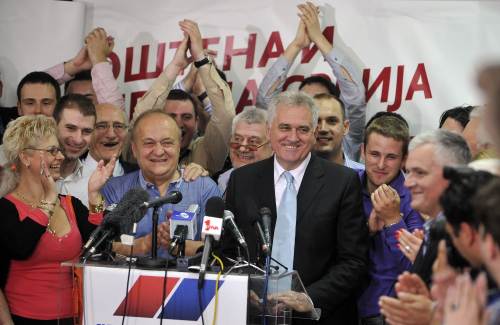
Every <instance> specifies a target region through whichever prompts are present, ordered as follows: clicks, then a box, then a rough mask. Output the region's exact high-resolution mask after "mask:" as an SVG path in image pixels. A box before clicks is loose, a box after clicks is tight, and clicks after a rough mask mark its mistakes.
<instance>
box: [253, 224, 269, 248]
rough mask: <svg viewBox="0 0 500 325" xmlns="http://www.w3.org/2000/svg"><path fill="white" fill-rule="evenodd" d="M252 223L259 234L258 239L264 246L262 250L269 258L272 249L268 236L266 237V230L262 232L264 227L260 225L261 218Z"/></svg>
mask: <svg viewBox="0 0 500 325" xmlns="http://www.w3.org/2000/svg"><path fill="white" fill-rule="evenodd" d="M252 223H253V226H254V228H255V232H256V233H257V237H258V238H259V240H260V242H261V244H262V246H261V250H262V252H263V253H264V254H265V255H266V256H268V255H269V254H270V249H269V245H268V244H267V241H266V236H265V235H264V230H262V225H261V224H260V221H259V217H258V216H255V217H254V218H253V221H252Z"/></svg>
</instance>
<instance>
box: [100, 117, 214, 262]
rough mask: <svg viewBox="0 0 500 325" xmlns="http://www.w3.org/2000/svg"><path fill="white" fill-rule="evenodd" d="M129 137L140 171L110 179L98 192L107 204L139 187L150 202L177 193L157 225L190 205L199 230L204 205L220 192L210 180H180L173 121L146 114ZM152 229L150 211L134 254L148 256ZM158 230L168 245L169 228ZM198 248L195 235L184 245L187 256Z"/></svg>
mask: <svg viewBox="0 0 500 325" xmlns="http://www.w3.org/2000/svg"><path fill="white" fill-rule="evenodd" d="M131 136H132V137H131V146H132V152H133V154H134V156H135V158H136V159H137V163H138V165H139V168H140V170H138V171H136V172H133V173H130V174H127V175H124V176H120V177H115V178H113V179H110V180H109V181H108V183H107V184H106V186H105V187H104V188H103V189H102V191H101V192H102V195H103V196H104V198H105V200H106V203H107V204H113V203H117V202H119V201H120V199H121V198H122V197H123V195H124V194H125V193H126V192H127V191H128V190H130V189H132V188H138V187H139V188H143V189H145V190H146V191H147V192H148V193H149V195H150V197H151V198H154V197H159V196H165V195H166V194H167V193H169V192H171V191H180V192H181V193H182V197H183V198H182V201H181V202H179V203H177V204H174V205H172V204H165V205H163V206H162V207H160V209H159V222H160V223H163V222H166V221H167V220H166V218H167V213H168V211H173V210H176V211H185V210H186V209H187V208H188V207H189V206H190V205H191V204H198V205H199V207H200V212H199V214H198V216H197V223H198V225H197V226H198V227H197V229H198V230H199V229H201V225H202V221H203V216H204V214H205V204H206V202H207V200H208V199H209V198H211V197H213V196H220V191H219V189H218V188H217V185H216V184H215V183H214V182H213V181H212V180H211V179H210V178H209V177H199V178H197V179H196V180H194V181H191V182H186V181H184V180H183V178H182V173H183V170H180V169H179V168H178V162H179V152H180V139H181V131H180V129H179V127H178V126H177V124H176V123H175V121H174V120H173V119H172V118H171V117H170V116H169V115H168V114H167V113H165V112H163V111H161V110H150V111H147V112H145V113H143V114H142V115H140V116H139V117H138V118H137V120H136V121H135V123H134V125H133V127H132V131H131ZM151 229H152V209H149V210H148V212H147V213H146V215H145V216H144V218H143V219H142V220H141V221H140V222H139V224H138V227H137V235H136V236H137V237H138V239H136V240H135V242H134V252H136V253H138V254H141V253H142V254H145V253H148V252H149V250H150V249H151V245H150V241H151V240H150V236H149V235H150V233H151ZM160 229H163V231H165V232H166V234H165V236H161V237H166V238H167V242H164V243H163V244H168V241H169V240H170V235H169V234H168V230H167V229H168V227H166V226H160ZM201 244H202V243H201V241H200V232H199V231H198V233H197V234H196V235H195V241H187V242H186V255H193V254H194V253H195V252H196V250H197V249H198V248H199V247H200V246H201ZM120 249H121V248H120V247H119V245H117V246H116V247H115V250H116V251H118V252H121V251H120ZM122 249H123V248H122ZM159 253H160V255H163V256H165V254H166V251H165V250H164V249H160V251H159Z"/></svg>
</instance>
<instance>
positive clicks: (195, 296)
mask: <svg viewBox="0 0 500 325" xmlns="http://www.w3.org/2000/svg"><path fill="white" fill-rule="evenodd" d="M75 266H76V267H79V266H80V267H83V324H87V325H88V324H92V325H95V324H106V325H114V324H121V323H122V319H123V318H124V316H125V324H128V325H148V324H155V325H157V324H159V323H160V318H163V324H169V325H170V324H172V325H173V324H202V321H201V314H203V318H204V320H205V323H206V324H212V319H213V317H214V313H215V304H216V292H215V287H216V281H217V274H214V273H207V275H206V280H205V281H206V282H205V285H204V288H203V289H202V290H201V291H200V292H201V294H200V297H199V292H198V288H197V283H198V274H197V273H189V272H177V271H175V270H168V271H167V273H166V280H165V271H161V270H160V271H153V270H141V269H137V268H134V267H133V268H132V269H131V272H130V279H129V288H128V291H127V290H126V288H127V277H128V268H127V267H124V266H121V267H120V266H118V267H117V266H110V265H103V264H99V263H87V264H85V265H82V264H79V265H75ZM218 286H219V289H218V292H217V304H218V306H217V307H218V308H217V321H216V324H220V325H226V324H227V325H229V324H234V325H239V324H246V323H247V291H248V275H230V276H227V277H225V278H223V277H222V276H221V277H220V279H219V283H218ZM164 290H165V292H164ZM127 293H128V294H127ZM163 297H165V298H166V299H165V301H163ZM200 298H201V299H200ZM125 300H127V301H125ZM162 303H164V306H165V308H164V310H163V315H162ZM125 305H126V306H127V307H126V308H125ZM162 316H163V317H162Z"/></svg>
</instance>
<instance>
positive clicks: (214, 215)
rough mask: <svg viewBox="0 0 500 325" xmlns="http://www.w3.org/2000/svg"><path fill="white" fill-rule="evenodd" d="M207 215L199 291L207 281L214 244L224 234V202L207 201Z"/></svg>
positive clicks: (220, 200) (203, 231)
mask: <svg viewBox="0 0 500 325" xmlns="http://www.w3.org/2000/svg"><path fill="white" fill-rule="evenodd" d="M205 213H206V214H207V215H206V216H205V217H204V218H203V226H202V232H201V237H202V240H203V239H204V240H205V243H204V246H203V254H202V256H201V263H200V275H199V278H198V289H201V288H203V284H204V281H205V272H206V271H207V264H208V258H209V256H210V252H211V251H212V242H213V241H214V240H219V238H220V234H221V232H222V216H223V214H224V201H223V200H222V199H221V198H220V197H218V196H213V197H211V198H210V199H208V201H207V205H206V209H205Z"/></svg>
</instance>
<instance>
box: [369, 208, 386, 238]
mask: <svg viewBox="0 0 500 325" xmlns="http://www.w3.org/2000/svg"><path fill="white" fill-rule="evenodd" d="M382 228H384V221H382V220H381V219H380V218H379V217H378V216H377V213H376V212H375V209H372V212H370V216H369V217H368V230H369V231H370V235H375V234H376V233H377V232H379V231H380V230H382Z"/></svg>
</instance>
